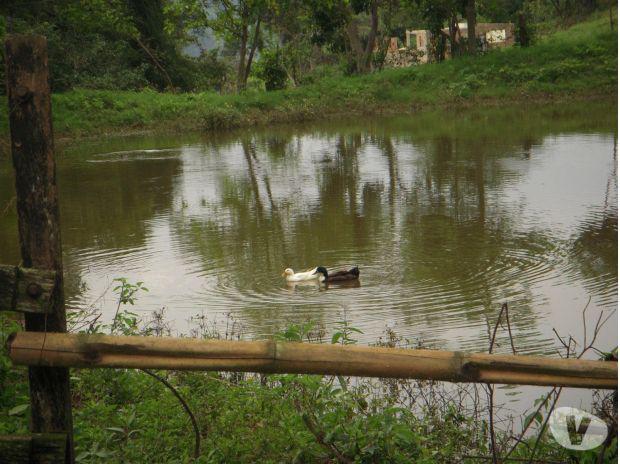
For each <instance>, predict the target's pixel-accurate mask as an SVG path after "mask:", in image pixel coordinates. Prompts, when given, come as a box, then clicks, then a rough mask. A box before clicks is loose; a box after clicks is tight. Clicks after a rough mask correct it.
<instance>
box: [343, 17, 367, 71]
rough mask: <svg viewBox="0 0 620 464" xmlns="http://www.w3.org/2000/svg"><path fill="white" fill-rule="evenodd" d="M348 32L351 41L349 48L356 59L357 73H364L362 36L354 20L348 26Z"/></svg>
mask: <svg viewBox="0 0 620 464" xmlns="http://www.w3.org/2000/svg"><path fill="white" fill-rule="evenodd" d="M346 31H347V38H348V39H349V47H350V49H351V52H352V53H353V58H354V59H355V71H356V72H362V68H363V61H364V48H363V47H362V41H361V40H360V36H359V34H358V31H357V24H355V21H354V20H351V21H350V22H349V24H347V28H346Z"/></svg>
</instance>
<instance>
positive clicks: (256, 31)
mask: <svg viewBox="0 0 620 464" xmlns="http://www.w3.org/2000/svg"><path fill="white" fill-rule="evenodd" d="M259 37H260V18H258V20H257V21H256V27H255V28H254V39H253V40H252V48H251V49H250V56H248V63H247V65H246V67H245V76H244V81H243V86H244V87H245V85H246V84H247V82H248V77H250V71H251V70H252V60H254V53H256V48H257V47H258V39H259Z"/></svg>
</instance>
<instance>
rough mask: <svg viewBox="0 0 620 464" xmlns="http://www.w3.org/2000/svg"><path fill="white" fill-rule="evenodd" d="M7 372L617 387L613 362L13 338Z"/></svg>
mask: <svg viewBox="0 0 620 464" xmlns="http://www.w3.org/2000/svg"><path fill="white" fill-rule="evenodd" d="M8 349H9V356H10V358H11V360H12V361H13V363H14V364H18V365H28V366H54V367H87V368H98V367H113V368H141V369H179V370H206V371H240V372H264V373H291V374H326V375H350V376H363V377H390V378H413V379H426V380H446V381H450V382H481V383H501V384H518V385H549V386H566V387H579V388H610V389H615V388H617V386H618V365H617V363H615V362H603V361H584V360H577V359H555V358H546V357H540V356H511V355H490V354H470V353H463V352H459V351H438V350H413V349H398V348H376V347H363V346H350V345H349V346H342V345H324V344H311V343H291V342H280V341H275V340H265V341H254V342H241V341H221V340H196V339H190V338H162V337H136V336H131V337H126V336H120V337H119V336H111V335H84V334H63V333H47V334H44V333H38V332H19V333H16V334H13V335H11V337H9V341H8Z"/></svg>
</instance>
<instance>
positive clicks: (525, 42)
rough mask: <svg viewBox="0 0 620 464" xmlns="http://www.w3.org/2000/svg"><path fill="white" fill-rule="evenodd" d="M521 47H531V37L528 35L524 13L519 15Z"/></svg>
mask: <svg viewBox="0 0 620 464" xmlns="http://www.w3.org/2000/svg"><path fill="white" fill-rule="evenodd" d="M519 45H521V46H522V47H529V45H530V37H529V34H528V33H527V23H526V21H525V15H524V14H523V13H520V14H519Z"/></svg>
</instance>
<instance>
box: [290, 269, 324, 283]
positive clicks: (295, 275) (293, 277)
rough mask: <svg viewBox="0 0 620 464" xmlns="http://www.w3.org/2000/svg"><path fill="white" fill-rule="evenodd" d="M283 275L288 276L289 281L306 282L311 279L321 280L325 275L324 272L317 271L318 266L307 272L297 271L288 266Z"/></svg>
mask: <svg viewBox="0 0 620 464" xmlns="http://www.w3.org/2000/svg"><path fill="white" fill-rule="evenodd" d="M282 277H286V281H287V282H306V281H309V280H318V281H319V282H321V281H322V280H323V279H324V277H323V274H321V273H320V272H317V268H316V267H313V268H312V269H308V270H307V271H305V272H295V271H293V270H292V269H291V268H287V269H285V270H284V272H283V273H282Z"/></svg>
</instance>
